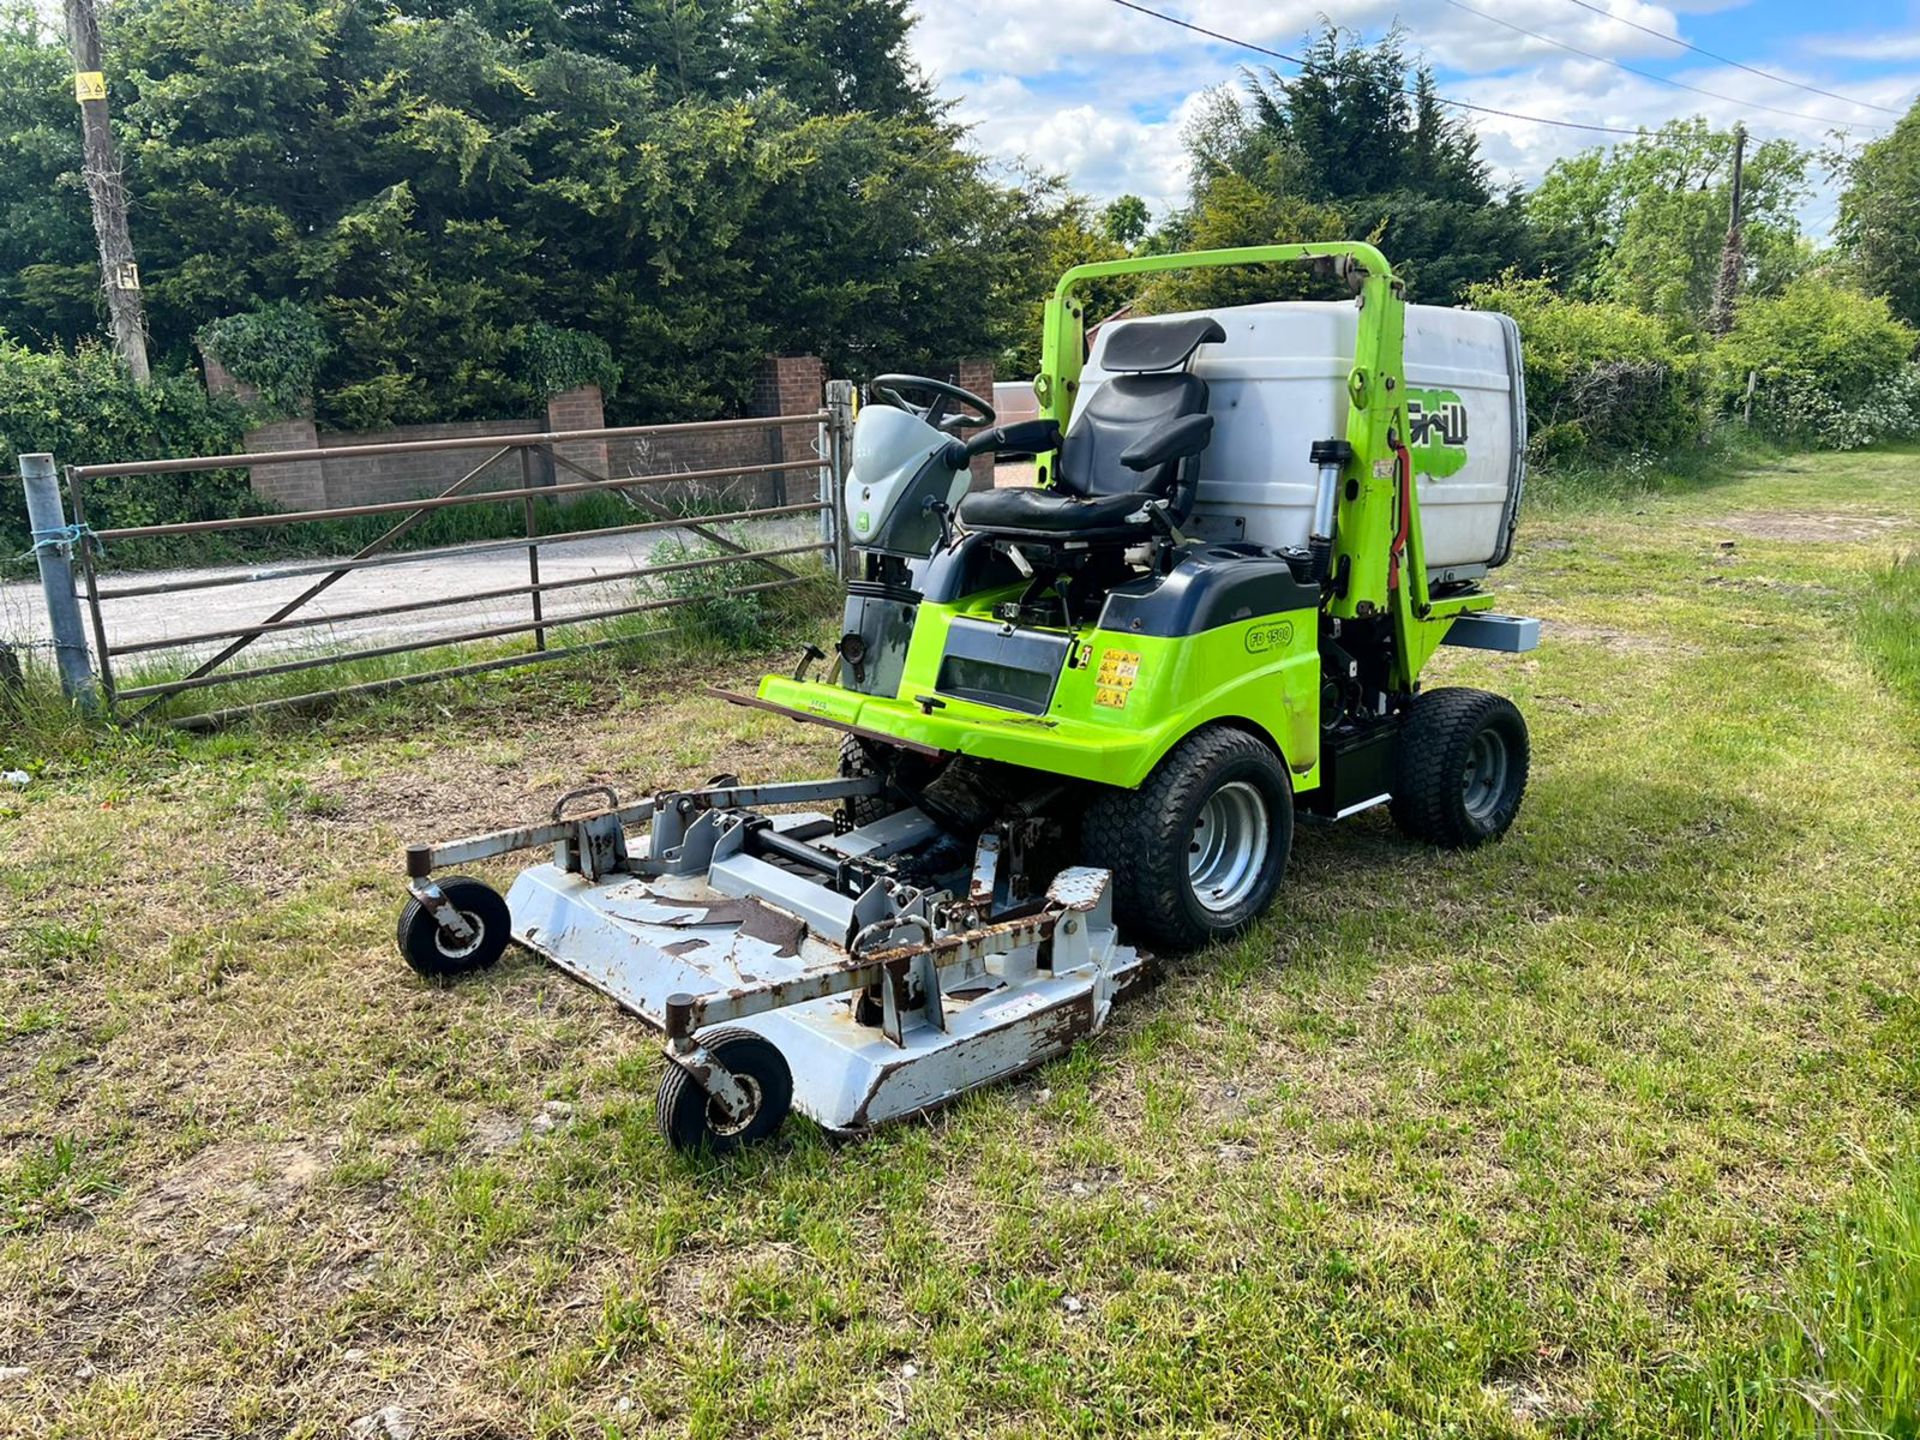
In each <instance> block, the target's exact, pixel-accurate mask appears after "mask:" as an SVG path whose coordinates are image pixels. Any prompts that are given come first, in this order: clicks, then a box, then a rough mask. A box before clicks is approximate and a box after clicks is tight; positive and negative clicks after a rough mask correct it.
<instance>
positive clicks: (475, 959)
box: [394, 875, 513, 980]
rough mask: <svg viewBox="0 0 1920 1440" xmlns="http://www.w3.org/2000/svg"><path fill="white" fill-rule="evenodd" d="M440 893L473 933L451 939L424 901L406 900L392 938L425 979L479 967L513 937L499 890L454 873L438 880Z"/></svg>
mask: <svg viewBox="0 0 1920 1440" xmlns="http://www.w3.org/2000/svg"><path fill="white" fill-rule="evenodd" d="M440 893H441V894H442V895H444V896H446V897H447V900H448V901H449V902H450V903H451V904H452V905H453V908H454V909H456V910H458V911H459V912H460V913H461V915H463V916H464V917H465V918H466V921H467V923H468V924H469V925H471V926H473V927H474V928H475V930H477V931H478V932H479V933H478V934H477V935H476V936H475V937H474V938H473V939H472V940H470V941H465V942H463V941H460V940H456V939H455V938H454V937H453V936H451V935H449V934H448V933H447V932H446V931H445V930H443V929H441V928H440V922H439V921H438V920H435V919H434V918H433V914H432V912H431V911H429V910H428V909H427V907H426V906H424V905H422V904H421V903H420V902H419V901H418V900H408V901H407V903H406V905H405V907H404V908H403V909H402V910H401V911H400V924H399V927H398V929H397V931H396V932H395V936H394V938H395V940H396V942H397V943H398V944H399V946H400V954H401V955H402V956H404V957H405V959H406V962H407V964H409V965H410V966H412V967H413V969H414V971H415V972H416V973H417V974H420V975H424V976H425V977H427V978H428V979H429V980H451V979H452V978H453V977H454V976H456V975H465V974H467V973H469V972H470V971H474V970H484V969H486V968H487V966H489V965H491V964H493V963H494V961H496V960H498V959H499V958H500V957H501V956H502V955H503V954H505V953H506V949H507V942H508V941H509V940H511V939H512V938H513V916H512V913H511V912H510V911H509V910H508V909H507V902H506V900H505V899H503V898H502V897H501V895H500V892H499V891H497V890H495V889H494V888H493V887H492V886H491V885H488V884H486V883H485V882H484V881H480V880H474V879H472V878H470V877H468V876H465V875H455V876H452V877H450V878H448V879H446V880H442V881H441V882H440Z"/></svg>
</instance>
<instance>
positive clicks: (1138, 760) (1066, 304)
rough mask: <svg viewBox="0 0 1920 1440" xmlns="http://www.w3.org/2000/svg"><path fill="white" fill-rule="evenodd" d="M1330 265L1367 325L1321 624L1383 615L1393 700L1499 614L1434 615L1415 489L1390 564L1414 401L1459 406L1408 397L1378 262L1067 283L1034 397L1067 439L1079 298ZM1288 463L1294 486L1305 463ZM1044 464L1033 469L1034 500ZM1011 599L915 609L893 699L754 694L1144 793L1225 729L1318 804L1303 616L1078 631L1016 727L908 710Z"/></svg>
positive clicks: (957, 709) (1350, 386)
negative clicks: (1200, 731) (1279, 765)
mask: <svg viewBox="0 0 1920 1440" xmlns="http://www.w3.org/2000/svg"><path fill="white" fill-rule="evenodd" d="M1329 260H1331V261H1335V262H1339V263H1342V264H1344V265H1345V266H1347V267H1348V269H1347V273H1348V274H1349V276H1350V278H1351V280H1352V282H1353V284H1354V287H1355V290H1356V303H1357V304H1358V306H1359V311H1360V320H1359V326H1358V335H1357V339H1356V342H1355V353H1354V363H1353V369H1352V371H1351V373H1350V374H1349V375H1348V377H1347V387H1346V388H1347V401H1348V407H1347V425H1346V439H1347V442H1348V443H1349V444H1350V445H1351V446H1352V447H1353V452H1354V458H1353V460H1352V462H1351V463H1350V464H1349V466H1348V467H1347V470H1346V472H1345V474H1344V477H1343V480H1344V483H1343V486H1342V491H1341V496H1340V501H1339V508H1338V518H1337V522H1336V523H1337V533H1336V536H1335V549H1334V561H1335V565H1336V573H1343V574H1344V575H1345V577H1346V585H1345V588H1344V590H1342V591H1340V592H1339V593H1337V594H1334V595H1332V596H1330V597H1329V598H1328V599H1327V600H1326V601H1325V602H1324V610H1325V613H1326V614H1327V615H1328V616H1331V617H1333V618H1336V619H1351V618H1355V617H1366V616H1372V615H1378V614H1381V613H1385V614H1387V615H1389V616H1390V617H1391V620H1392V626H1393V633H1394V641H1395V644H1394V672H1395V673H1394V676H1393V680H1394V684H1395V687H1396V688H1398V689H1402V690H1411V689H1412V688H1413V685H1414V681H1415V679H1416V678H1417V677H1418V675H1419V673H1420V671H1421V669H1422V668H1423V667H1424V666H1425V664H1426V662H1427V660H1428V659H1429V658H1431V656H1432V654H1433V652H1434V650H1435V649H1437V648H1438V647H1439V645H1440V642H1441V640H1442V639H1443V638H1444V637H1445V636H1446V633H1447V629H1448V627H1449V626H1450V625H1451V624H1452V623H1453V620H1454V618H1455V617H1456V616H1458V615H1461V614H1463V613H1466V612H1468V611H1472V610H1485V609H1487V608H1489V607H1490V606H1491V605H1492V603H1493V597H1492V596H1491V595H1486V594H1472V595H1463V596H1454V597H1452V598H1450V599H1447V600H1444V601H1440V602H1435V601H1434V600H1433V599H1432V597H1431V595H1430V594H1429V593H1428V589H1427V578H1426V564H1425V559H1424V556H1423V553H1422V550H1423V546H1422V541H1421V532H1420V515H1419V500H1418V494H1417V491H1415V489H1414V487H1413V486H1412V485H1411V484H1409V486H1408V487H1407V488H1408V495H1407V499H1408V503H1409V509H1410V514H1409V516H1408V527H1407V528H1408V535H1407V544H1406V553H1405V555H1404V556H1403V557H1402V558H1401V560H1400V562H1399V563H1398V565H1397V566H1396V565H1395V564H1394V563H1393V561H1392V558H1391V552H1392V544H1393V540H1394V536H1395V533H1396V530H1397V528H1398V524H1399V518H1400V516H1399V510H1400V503H1401V484H1400V474H1399V468H1398V459H1397V452H1396V450H1395V445H1396V444H1406V443H1408V441H1409V439H1410V437H1411V435H1412V431H1411V428H1410V426H1409V423H1408V410H1407V402H1408V401H1409V399H1417V400H1418V401H1419V403H1420V405H1421V407H1422V410H1423V412H1425V413H1429V414H1430V413H1433V412H1435V411H1437V410H1438V409H1439V408H1440V407H1443V406H1445V405H1447V404H1449V403H1455V404H1457V403H1458V400H1459V397H1458V396H1456V395H1453V394H1452V393H1451V392H1442V391H1410V390H1408V388H1407V387H1406V385H1405V383H1404V368H1403V365H1402V345H1403V338H1404V332H1405V321H1406V304H1405V301H1404V298H1403V295H1402V288H1403V287H1402V285H1401V282H1400V281H1399V280H1398V279H1397V278H1395V276H1394V274H1393V271H1392V268H1391V267H1390V266H1389V265H1388V264H1387V261H1386V259H1385V257H1383V256H1382V255H1381V254H1380V252H1379V251H1378V250H1376V249H1375V248H1374V247H1373V246H1371V245H1367V244H1362V243H1359V242H1350V241H1342V242H1337V243H1330V244H1313V245H1256V246H1246V247H1243V248H1240V249H1233V250H1205V251H1197V252H1193V253H1189V254H1185V255H1146V256H1137V257H1134V258H1130V259H1126V260H1109V261H1102V262H1099V263H1096V264H1091V265H1078V266H1075V267H1074V268H1073V269H1071V270H1069V271H1067V272H1066V274H1065V275H1063V276H1062V277H1061V279H1060V283H1059V285H1058V286H1057V287H1056V288H1055V290H1054V293H1053V295H1052V297H1051V298H1050V299H1049V300H1048V302H1047V304H1046V309H1045V314H1044V317H1043V318H1044V325H1043V338H1042V351H1041V371H1040V374H1039V375H1038V376H1036V377H1035V379H1034V393H1035V395H1036V396H1037V397H1038V398H1039V401H1040V406H1041V413H1042V414H1043V415H1051V416H1052V417H1053V418H1054V419H1056V420H1057V421H1059V423H1060V426H1061V428H1062V429H1063V430H1064V429H1066V427H1067V426H1068V424H1069V423H1070V422H1071V420H1072V418H1073V404H1074V397H1075V394H1076V392H1077V391H1078V389H1079V383H1080V372H1081V369H1082V367H1083V365H1084V363H1085V359H1086V348H1087V347H1086V329H1085V319H1086V316H1085V310H1084V307H1083V306H1082V304H1081V302H1080V301H1079V300H1077V299H1075V298H1074V290H1075V288H1076V287H1077V286H1079V285H1081V284H1083V283H1085V282H1086V281H1089V280H1096V279H1102V278H1105V277H1109V276H1116V275H1134V274H1151V273H1156V272H1161V271H1168V270H1179V269H1191V268H1196V267H1203V266H1220V265H1267V264H1274V263H1287V262H1314V261H1329ZM1449 434H1450V432H1449V430H1448V428H1447V427H1446V426H1444V425H1443V426H1440V427H1437V428H1436V427H1435V426H1434V425H1432V424H1431V423H1429V424H1425V425H1423V443H1422V444H1421V446H1419V447H1418V448H1417V449H1413V448H1411V447H1410V454H1411V456H1412V459H1413V464H1414V468H1415V469H1417V470H1420V471H1424V472H1425V473H1428V474H1433V475H1451V474H1453V473H1455V472H1456V471H1457V470H1458V469H1459V468H1460V466H1461V465H1463V464H1464V463H1465V462H1466V450H1465V448H1464V445H1463V444H1462V445H1455V444H1453V443H1452V440H1451V439H1450V438H1449ZM1298 458H1299V462H1300V464H1301V466H1302V468H1303V469H1304V468H1305V466H1306V464H1307V457H1306V456H1304V455H1303V456H1300V457H1298ZM1052 459H1053V457H1052V456H1050V455H1044V456H1041V457H1040V458H1039V475H1040V483H1041V484H1043V485H1044V484H1046V483H1048V477H1049V474H1050V470H1051V464H1052ZM1396 576H1397V579H1396ZM1016 593H1017V587H1016V589H1015V590H1007V591H994V592H989V593H986V594H981V595H975V596H970V597H968V599H967V600H966V601H965V602H964V603H962V604H960V605H958V606H945V605H937V604H931V603H929V604H923V605H921V606H920V607H919V611H918V614H917V616H916V618H915V622H914V628H913V636H912V640H911V642H910V643H909V647H908V652H907V661H906V668H905V671H904V674H903V676H902V680H901V684H900V689H899V692H898V693H897V694H896V695H892V696H873V695H863V694H860V693H859V692H857V691H853V690H848V689H845V688H843V687H841V686H839V685H835V684H832V683H829V682H827V681H821V680H812V681H808V680H795V679H791V678H789V677H785V676H768V677H767V678H766V679H764V680H763V681H761V683H760V691H759V693H760V697H761V698H762V699H764V700H767V701H771V702H773V703H775V704H779V705H783V706H787V707H790V708H792V709H794V710H798V711H800V712H802V713H805V714H809V715H816V716H819V717H821V718H823V719H826V720H831V721H835V722H838V723H840V724H843V725H852V726H857V727H859V728H860V729H863V730H868V731H873V732H877V733H879V734H884V735H891V736H894V737H896V738H898V739H901V740H906V741H911V742H914V743H916V744H920V745H929V746H933V747H935V748H937V749H940V750H946V751H951V752H955V753H958V754H963V755H972V756H977V757H979V758H981V759H987V760H997V761H1003V762H1005V763H1008V764H1012V765H1022V766H1026V767H1028V768H1030V769H1034V770H1041V771H1047V772H1050V773H1054V774H1059V775H1064V776H1070V777H1073V778H1075V779H1081V780H1091V781H1097V782H1102V783H1105V784H1110V785H1119V786H1124V787H1128V788H1131V787H1133V786H1137V785H1139V784H1140V783H1141V782H1142V781H1143V780H1145V779H1146V777H1147V775H1148V773H1149V772H1150V771H1151V770H1152V769H1153V767H1154V765H1155V764H1157V763H1158V762H1159V760H1160V758H1161V757H1162V756H1163V755H1165V754H1166V752H1167V751H1168V750H1169V749H1171V748H1172V747H1173V746H1174V745H1175V744H1176V743H1177V742H1178V741H1180V740H1181V739H1182V738H1183V737H1185V736H1186V735H1188V734H1191V733H1192V732H1193V731H1194V730H1195V729H1196V728H1198V727H1199V726H1201V725H1206V724H1210V723H1214V722H1217V721H1226V722H1229V723H1233V724H1238V725H1242V726H1245V727H1248V728H1250V729H1253V730H1255V731H1258V732H1259V733H1261V734H1263V735H1265V736H1266V737H1267V738H1268V739H1269V740H1270V741H1271V742H1272V743H1273V744H1274V746H1275V748H1276V749H1277V750H1278V751H1279V752H1280V754H1281V755H1282V756H1283V757H1284V758H1285V760H1286V762H1287V766H1288V768H1289V770H1290V771H1291V772H1292V774H1293V779H1294V788H1295V789H1296V790H1299V791H1307V790H1312V789H1315V788H1317V787H1318V785H1319V783H1320V725H1319V706H1320V656H1319V628H1320V616H1319V614H1318V613H1317V612H1316V611H1314V610H1310V609H1307V610H1298V611H1292V612H1288V613H1285V614H1279V615H1262V616H1253V617H1250V618H1248V619H1245V620H1239V621H1235V622H1233V623H1230V624H1227V625H1222V626H1220V627H1218V628H1216V629H1213V630H1207V631H1204V632H1202V633H1200V634H1198V635H1190V636H1184V637H1179V638H1174V639H1166V638H1158V637H1154V636H1146V635H1132V634H1116V633H1111V632H1107V631H1102V630H1098V629H1095V628H1093V627H1087V628H1085V629H1082V630H1080V631H1078V632H1075V634H1074V646H1073V659H1072V661H1071V662H1070V663H1069V665H1068V666H1067V668H1066V669H1065V670H1064V671H1063V672H1062V673H1061V676H1060V679H1059V683H1058V685H1057V686H1056V688H1055V691H1054V694H1053V699H1052V702H1051V704H1050V706H1049V708H1048V710H1047V713H1046V714H1044V715H1024V714H1018V713H1015V712H1013V711H1009V710H1004V709H1000V708H998V707H995V706H991V705H984V704H978V703H975V702H971V701H966V700H959V699H954V698H951V697H944V696H943V697H940V698H941V700H942V704H941V705H940V706H939V707H937V708H935V709H933V710H932V711H931V712H930V713H929V712H928V711H927V710H924V709H923V708H922V707H921V706H920V705H919V704H917V703H916V701H917V699H918V697H920V696H933V695H935V694H936V693H937V691H936V679H937V676H938V672H939V666H940V660H941V657H942V655H943V654H944V652H945V648H946V639H947V631H948V629H949V627H950V626H951V625H952V623H953V621H954V619H955V618H956V617H958V616H962V615H965V616H971V617H974V618H978V619H982V620H987V621H992V619H993V614H992V611H993V607H994V605H995V604H997V603H999V602H1000V601H1002V600H1006V599H1010V598H1013V596H1014V595H1015V594H1016ZM1053 633H1056V634H1059V633H1065V632H1060V631H1055V632H1053Z"/></svg>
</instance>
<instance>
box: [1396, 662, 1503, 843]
mask: <svg viewBox="0 0 1920 1440" xmlns="http://www.w3.org/2000/svg"><path fill="white" fill-rule="evenodd" d="M1531 759H1532V752H1531V749H1530V747H1529V745H1528V742H1527V722H1526V720H1525V719H1524V718H1522V716H1521V714H1520V712H1519V710H1517V709H1515V708H1514V704H1513V702H1512V701H1511V700H1509V699H1507V698H1506V697H1505V696H1504V695H1491V694H1489V693H1487V692H1486V691H1485V690H1464V689H1446V690H1429V691H1428V692H1427V693H1426V694H1424V695H1422V696H1420V697H1419V698H1418V699H1416V700H1415V701H1414V702H1413V709H1412V710H1411V711H1410V712H1409V713H1408V715H1407V719H1406V723H1405V724H1404V725H1402V726H1401V729H1400V738H1399V742H1398V745H1397V751H1396V755H1395V759H1394V783H1393V806H1392V809H1393V819H1394V823H1395V824H1396V825H1398V826H1399V827H1400V828H1401V830H1403V831H1404V832H1406V834H1407V835H1409V836H1410V837H1412V838H1413V839H1415V840H1424V841H1426V842H1427V843H1429V844H1432V845H1442V846H1445V847H1446V848H1448V849H1450V850H1469V849H1472V848H1473V847H1474V846H1476V845H1484V844H1486V843H1487V842H1488V841H1489V840H1498V839H1499V838H1500V837H1501V836H1502V835H1504V834H1506V833H1507V827H1508V826H1510V825H1512V824H1513V817H1514V816H1515V815H1516V814H1518V813H1519V810H1520V800H1521V797H1522V796H1523V795H1524V794H1525V793H1526V789H1527V771H1528V768H1529V765H1530V763H1531Z"/></svg>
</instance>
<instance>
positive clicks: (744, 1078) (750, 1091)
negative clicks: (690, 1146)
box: [707, 1070, 760, 1136]
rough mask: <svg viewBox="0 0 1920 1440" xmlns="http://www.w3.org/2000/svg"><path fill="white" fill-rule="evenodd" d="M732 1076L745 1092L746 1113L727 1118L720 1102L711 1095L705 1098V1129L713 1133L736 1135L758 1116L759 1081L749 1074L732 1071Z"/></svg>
mask: <svg viewBox="0 0 1920 1440" xmlns="http://www.w3.org/2000/svg"><path fill="white" fill-rule="evenodd" d="M733 1078H734V1079H735V1080H737V1081H739V1082H740V1088H741V1089H742V1090H745V1091H746V1092H747V1113H746V1114H744V1115H742V1116H741V1117H740V1118H739V1119H738V1120H729V1119H728V1118H727V1112H726V1111H724V1110H722V1109H721V1108H720V1102H719V1101H717V1100H715V1099H713V1098H712V1097H711V1096H709V1097H708V1099H707V1129H709V1130H711V1131H712V1132H713V1133H714V1134H715V1135H721V1136H726V1135H738V1134H739V1133H740V1132H741V1131H742V1130H745V1129H746V1128H747V1127H748V1126H749V1125H751V1124H753V1122H754V1121H755V1120H756V1119H758V1118H759V1115H760V1082H759V1081H758V1080H756V1079H754V1078H753V1076H751V1075H742V1074H741V1073H740V1072H739V1071H737V1070H736V1071H734V1073H733Z"/></svg>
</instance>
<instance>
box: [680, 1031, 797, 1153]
mask: <svg viewBox="0 0 1920 1440" xmlns="http://www.w3.org/2000/svg"><path fill="white" fill-rule="evenodd" d="M700 1046H701V1048H702V1049H703V1050H705V1051H706V1052H707V1053H708V1054H709V1055H711V1056H713V1058H714V1059H715V1060H716V1061H718V1062H719V1063H720V1064H721V1065H722V1066H724V1067H725V1068H726V1069H727V1070H728V1071H729V1072H730V1073H731V1074H732V1075H733V1077H734V1078H735V1079H736V1080H738V1081H739V1082H740V1084H741V1087H742V1088H743V1089H745V1090H746V1092H747V1095H748V1097H749V1099H750V1101H751V1108H750V1109H749V1110H748V1111H747V1113H746V1114H745V1115H743V1116H741V1117H740V1118H739V1119H737V1120H736V1119H733V1118H731V1117H729V1116H728V1115H727V1113H726V1112H725V1111H724V1110H722V1109H721V1108H720V1107H719V1106H718V1105H716V1104H714V1102H713V1101H712V1100H710V1099H709V1098H708V1097H707V1092H706V1091H704V1090H702V1089H701V1088H700V1084H699V1082H698V1081H696V1080H695V1079H694V1078H693V1076H691V1075H689V1074H688V1073H687V1072H686V1071H685V1070H682V1069H681V1068H680V1067H679V1066H678V1065H675V1064H673V1063H672V1062H668V1065H667V1073H666V1075H665V1076H663V1077H662V1078H661V1081H660V1093H659V1096H658V1098H657V1099H656V1102H655V1107H654V1118H655V1121H656V1123H657V1124H658V1125H659V1127H660V1133H661V1134H662V1135H663V1136H665V1137H666V1140H667V1143H668V1144H670V1145H671V1146H673V1148H674V1149H676V1150H679V1151H683V1152H684V1151H700V1150H704V1151H706V1152H708V1153H709V1154H713V1155H724V1154H726V1153H727V1152H728V1151H731V1150H738V1149H739V1148H740V1147H741V1146H743V1145H752V1144H754V1143H756V1142H758V1141H761V1140H768V1139H771V1138H772V1137H773V1135H774V1134H775V1132H777V1131H778V1130H779V1129H780V1124H781V1122H782V1121H783V1120H785V1119H786V1118H787V1112H788V1111H790V1110H791V1109H792V1108H793V1071H792V1070H790V1069H789V1068H788V1067H787V1059H786V1056H784V1055H782V1054H781V1053H780V1051H779V1048H778V1047H777V1046H775V1045H774V1043H773V1042H772V1041H770V1040H768V1039H766V1038H765V1037H763V1036H761V1035H758V1034H756V1033H754V1032H753V1031H751V1030H737V1029H730V1030H715V1031H714V1032H713V1033H712V1034H710V1035H708V1036H707V1037H706V1038H705V1039H703V1040H702V1041H701V1042H700Z"/></svg>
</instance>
